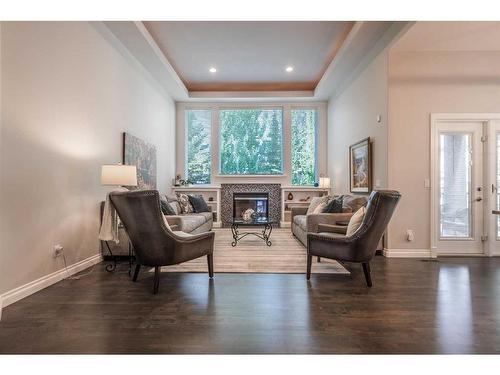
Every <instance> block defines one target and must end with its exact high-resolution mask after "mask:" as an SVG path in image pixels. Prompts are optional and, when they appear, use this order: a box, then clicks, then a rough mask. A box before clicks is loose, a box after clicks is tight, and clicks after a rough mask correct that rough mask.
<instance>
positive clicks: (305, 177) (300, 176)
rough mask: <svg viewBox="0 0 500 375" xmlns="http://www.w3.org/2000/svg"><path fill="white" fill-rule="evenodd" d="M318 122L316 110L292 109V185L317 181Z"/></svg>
mask: <svg viewBox="0 0 500 375" xmlns="http://www.w3.org/2000/svg"><path fill="white" fill-rule="evenodd" d="M316 122H317V113H316V110H314V109H295V110H292V155H291V161H292V185H299V186H306V185H313V184H314V183H315V182H316V181H317V178H316V177H317V176H316V171H317V164H316V154H317V150H316Z"/></svg>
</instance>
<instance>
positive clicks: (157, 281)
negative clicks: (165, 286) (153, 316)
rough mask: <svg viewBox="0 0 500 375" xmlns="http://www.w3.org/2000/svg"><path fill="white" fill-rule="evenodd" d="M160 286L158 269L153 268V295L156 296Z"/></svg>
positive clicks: (157, 267)
mask: <svg viewBox="0 0 500 375" xmlns="http://www.w3.org/2000/svg"><path fill="white" fill-rule="evenodd" d="M159 286H160V267H159V266H156V267H155V277H154V282H153V294H158V288H159Z"/></svg>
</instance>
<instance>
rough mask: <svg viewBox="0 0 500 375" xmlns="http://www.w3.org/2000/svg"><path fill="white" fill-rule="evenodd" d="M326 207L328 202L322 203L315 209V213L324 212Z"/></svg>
mask: <svg viewBox="0 0 500 375" xmlns="http://www.w3.org/2000/svg"><path fill="white" fill-rule="evenodd" d="M325 208H326V202H323V203H320V204H319V205H318V206H317V207H316V208H315V209H314V212H313V214H322V213H323V212H324V210H325Z"/></svg>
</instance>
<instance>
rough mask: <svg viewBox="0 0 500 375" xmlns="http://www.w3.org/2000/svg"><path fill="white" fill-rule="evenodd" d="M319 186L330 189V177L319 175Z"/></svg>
mask: <svg viewBox="0 0 500 375" xmlns="http://www.w3.org/2000/svg"><path fill="white" fill-rule="evenodd" d="M319 187H320V188H321V189H330V177H320V178H319Z"/></svg>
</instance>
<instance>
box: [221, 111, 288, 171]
mask: <svg viewBox="0 0 500 375" xmlns="http://www.w3.org/2000/svg"><path fill="white" fill-rule="evenodd" d="M219 118H220V120H219V121H220V173H221V174H223V175H280V174H283V111H282V110H281V109H231V110H221V111H220V112H219Z"/></svg>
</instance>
